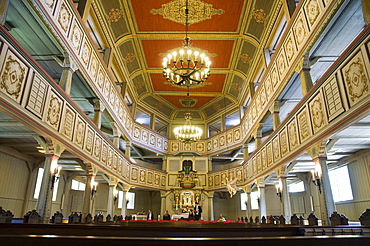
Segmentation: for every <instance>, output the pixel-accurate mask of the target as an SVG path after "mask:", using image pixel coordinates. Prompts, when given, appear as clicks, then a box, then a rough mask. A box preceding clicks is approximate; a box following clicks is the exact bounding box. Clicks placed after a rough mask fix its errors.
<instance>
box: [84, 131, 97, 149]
mask: <svg viewBox="0 0 370 246" xmlns="http://www.w3.org/2000/svg"><path fill="white" fill-rule="evenodd" d="M94 134H95V132H94V131H93V129H92V128H91V127H87V128H86V134H85V146H84V149H85V150H86V151H87V152H88V153H89V154H91V153H92V151H93V143H94Z"/></svg>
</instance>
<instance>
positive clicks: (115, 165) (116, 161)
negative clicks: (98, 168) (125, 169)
mask: <svg viewBox="0 0 370 246" xmlns="http://www.w3.org/2000/svg"><path fill="white" fill-rule="evenodd" d="M117 167H118V154H117V152H114V156H113V164H112V169H113V171H115V172H117V173H121V172H120V171H119V170H117Z"/></svg>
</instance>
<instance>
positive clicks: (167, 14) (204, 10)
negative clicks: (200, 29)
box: [150, 0, 225, 25]
mask: <svg viewBox="0 0 370 246" xmlns="http://www.w3.org/2000/svg"><path fill="white" fill-rule="evenodd" d="M188 6H189V15H188V24H189V25H191V24H195V23H199V22H202V21H205V20H208V19H211V18H212V16H213V15H222V14H223V13H225V11H224V10H222V9H214V8H212V7H213V5H212V4H208V3H206V2H203V1H200V0H190V1H189V3H188ZM185 8H186V2H185V0H173V1H170V2H168V3H165V4H162V7H161V8H160V9H152V10H151V11H150V13H152V14H153V15H157V14H159V15H162V16H163V19H167V20H170V21H173V22H176V23H180V24H183V25H185V24H186V16H185Z"/></svg>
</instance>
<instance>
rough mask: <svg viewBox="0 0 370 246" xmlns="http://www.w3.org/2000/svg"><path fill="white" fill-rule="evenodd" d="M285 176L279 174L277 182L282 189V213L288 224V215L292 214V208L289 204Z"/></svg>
mask: <svg viewBox="0 0 370 246" xmlns="http://www.w3.org/2000/svg"><path fill="white" fill-rule="evenodd" d="M286 179H287V177H286V176H280V177H279V182H280V184H281V190H282V203H283V214H284V217H285V222H286V224H290V216H292V209H291V206H290V196H289V191H288V184H287V182H286Z"/></svg>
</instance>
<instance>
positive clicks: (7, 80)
mask: <svg viewBox="0 0 370 246" xmlns="http://www.w3.org/2000/svg"><path fill="white" fill-rule="evenodd" d="M27 72H28V67H27V66H26V65H25V64H24V63H23V62H22V61H21V60H20V59H19V58H18V57H17V56H15V55H14V54H13V52H11V51H10V50H8V51H7V53H6V58H5V63H4V65H3V67H2V70H1V76H0V91H2V92H4V94H6V95H7V96H9V97H11V98H12V99H13V100H15V101H16V102H17V103H19V102H20V101H21V95H22V92H23V88H24V85H25V82H26V76H27Z"/></svg>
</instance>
